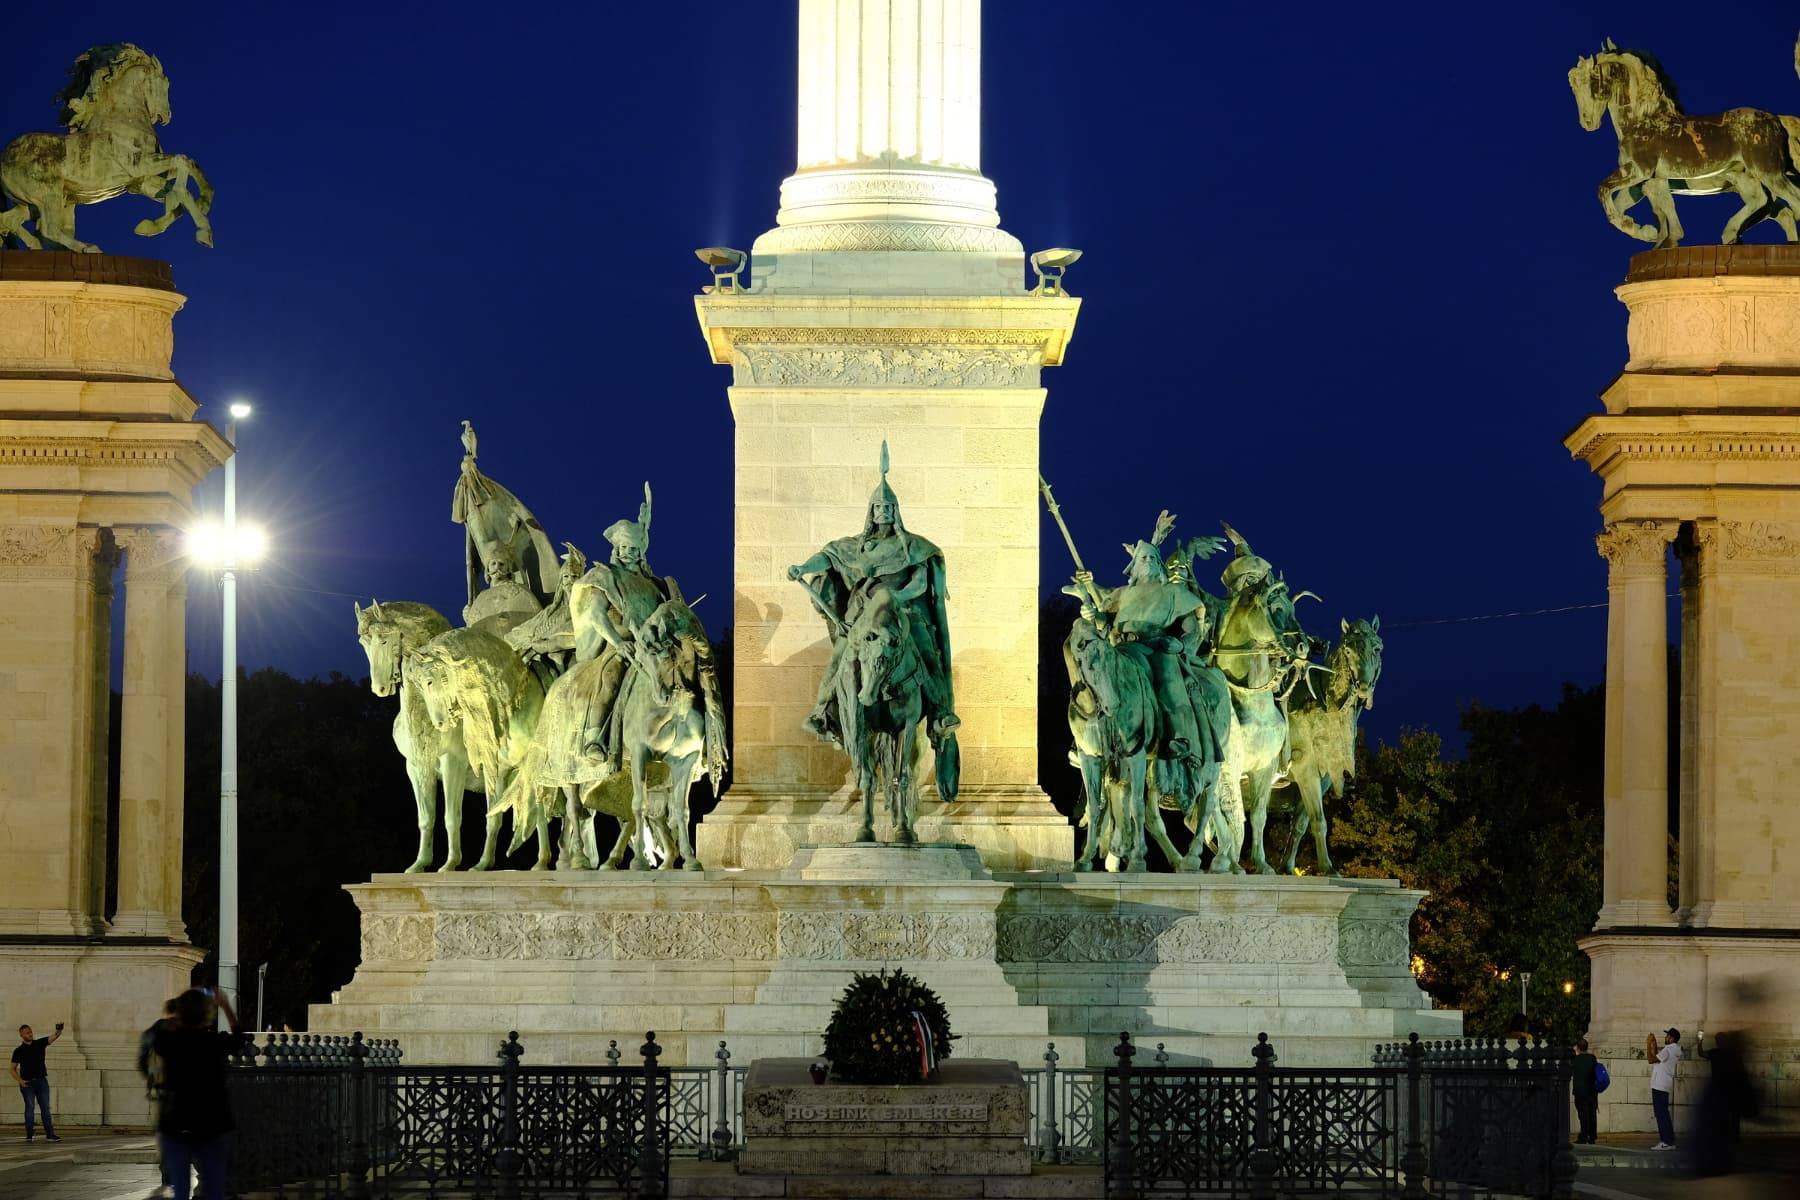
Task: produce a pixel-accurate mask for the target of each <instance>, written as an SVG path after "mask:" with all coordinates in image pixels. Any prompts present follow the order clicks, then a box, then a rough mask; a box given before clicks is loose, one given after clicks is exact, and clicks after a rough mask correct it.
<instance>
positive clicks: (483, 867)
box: [469, 858, 494, 871]
mask: <svg viewBox="0 0 1800 1200" xmlns="http://www.w3.org/2000/svg"><path fill="white" fill-rule="evenodd" d="M493 869H494V860H493V859H491V858H484V859H482V860H481V861H480V862H478V863H476V864H475V865H474V866H472V867H470V868H469V870H471V871H491V870H493Z"/></svg>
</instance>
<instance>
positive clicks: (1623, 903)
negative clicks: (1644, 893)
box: [1594, 900, 1676, 933]
mask: <svg viewBox="0 0 1800 1200" xmlns="http://www.w3.org/2000/svg"><path fill="white" fill-rule="evenodd" d="M1675 924H1676V922H1675V911H1674V910H1673V909H1671V908H1670V907H1669V906H1668V905H1667V904H1661V903H1658V902H1657V901H1655V900H1616V901H1614V902H1613V903H1611V904H1604V905H1601V907H1600V915H1599V916H1598V917H1597V918H1595V920H1594V932H1595V933H1604V932H1605V931H1606V930H1609V929H1653V928H1658V927H1663V926H1666V927H1668V928H1670V929H1673V928H1674V927H1675Z"/></svg>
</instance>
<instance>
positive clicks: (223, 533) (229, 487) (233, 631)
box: [188, 401, 264, 1016]
mask: <svg viewBox="0 0 1800 1200" xmlns="http://www.w3.org/2000/svg"><path fill="white" fill-rule="evenodd" d="M228 411H229V412H230V414H231V419H230V421H228V422H227V423H226V426H225V432H226V439H227V440H228V441H230V442H231V446H232V454H231V457H229V458H227V459H226V460H225V513H224V520H223V521H222V522H218V523H216V524H215V523H211V522H203V523H202V524H200V525H198V526H196V527H195V528H194V529H193V530H192V531H191V532H190V533H189V535H188V543H189V549H188V552H189V554H190V555H191V556H192V557H193V558H194V559H196V560H198V561H200V562H202V563H205V564H206V565H208V566H211V567H213V568H215V569H216V570H217V571H218V572H219V592H220V596H221V599H222V601H223V606H224V611H223V613H222V616H221V620H220V638H219V640H220V642H221V645H222V650H223V659H224V661H223V664H222V669H221V672H220V675H219V990H220V991H221V992H223V993H224V994H225V996H226V997H227V998H228V999H230V1001H231V1003H232V1007H233V1008H236V1007H238V999H239V994H240V990H241V989H240V988H239V980H238V819H237V818H238V812H237V810H238V747H237V573H238V570H239V568H241V567H246V566H249V565H250V564H252V563H254V562H255V561H256V560H257V559H258V558H260V557H261V556H262V551H263V547H264V538H263V535H262V531H261V530H259V529H257V528H256V527H255V526H251V525H245V526H240V525H239V524H238V520H237V426H238V422H239V421H241V420H243V419H244V418H245V417H248V416H249V415H250V411H251V409H250V406H249V405H248V404H245V403H244V402H242V401H235V402H233V403H232V405H231V407H230V409H229V410H228ZM258 1015H259V1016H260V1015H261V1014H260V1013H259V1014H258Z"/></svg>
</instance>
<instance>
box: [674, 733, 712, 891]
mask: <svg viewBox="0 0 1800 1200" xmlns="http://www.w3.org/2000/svg"><path fill="white" fill-rule="evenodd" d="M700 753H701V751H700V750H695V751H694V752H693V753H692V754H689V755H687V756H686V757H684V758H682V759H680V760H679V762H677V763H673V764H671V765H670V767H669V788H670V791H669V824H670V825H671V826H672V827H673V831H674V834H675V845H676V849H678V850H680V851H681V868H682V870H684V871H704V870H705V869H706V868H705V866H704V865H702V864H701V862H700V856H699V855H697V854H695V853H694V836H693V834H691V833H689V832H688V802H687V797H688V788H689V786H691V785H692V784H693V782H694V768H695V767H696V766H698V765H699V763H700Z"/></svg>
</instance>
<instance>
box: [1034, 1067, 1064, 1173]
mask: <svg viewBox="0 0 1800 1200" xmlns="http://www.w3.org/2000/svg"><path fill="white" fill-rule="evenodd" d="M1061 1059H1062V1055H1060V1054H1058V1053H1057V1052H1056V1043H1055V1042H1051V1043H1050V1044H1049V1045H1048V1046H1046V1047H1045V1049H1044V1103H1043V1106H1042V1109H1041V1113H1042V1116H1043V1118H1044V1122H1043V1125H1042V1126H1041V1127H1040V1129H1039V1132H1038V1144H1039V1145H1040V1146H1041V1147H1042V1148H1043V1151H1044V1154H1045V1156H1046V1157H1047V1160H1048V1161H1050V1162H1053V1163H1057V1162H1061V1161H1062V1132H1061V1131H1060V1130H1058V1129H1057V1127H1056V1064H1057V1063H1058V1062H1059V1061H1061Z"/></svg>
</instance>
